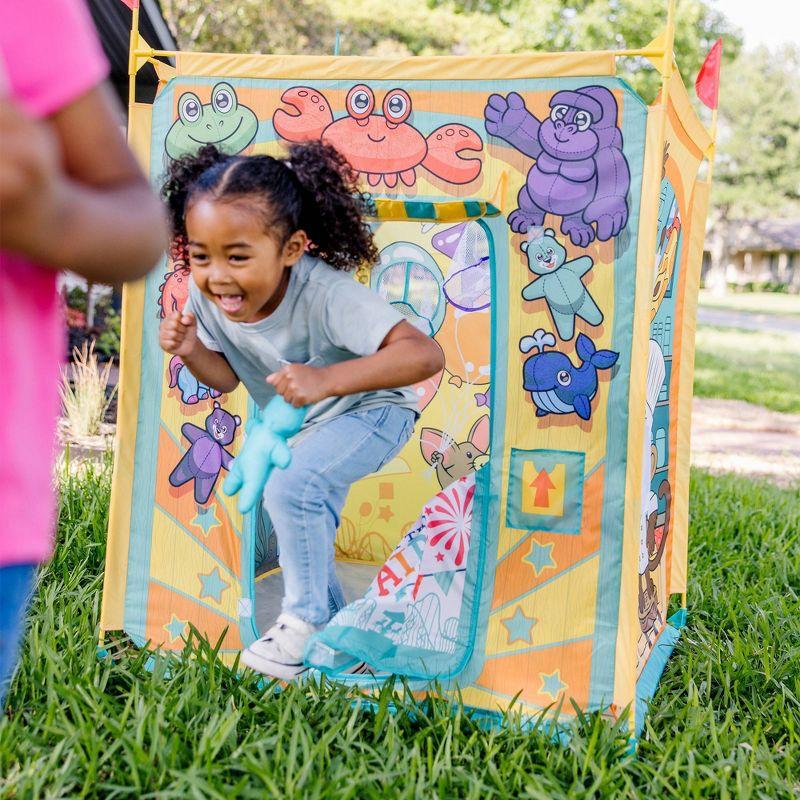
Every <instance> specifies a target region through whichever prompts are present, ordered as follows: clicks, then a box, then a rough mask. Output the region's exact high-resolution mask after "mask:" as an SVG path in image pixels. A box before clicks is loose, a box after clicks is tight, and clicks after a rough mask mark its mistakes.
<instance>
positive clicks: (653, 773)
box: [0, 470, 800, 800]
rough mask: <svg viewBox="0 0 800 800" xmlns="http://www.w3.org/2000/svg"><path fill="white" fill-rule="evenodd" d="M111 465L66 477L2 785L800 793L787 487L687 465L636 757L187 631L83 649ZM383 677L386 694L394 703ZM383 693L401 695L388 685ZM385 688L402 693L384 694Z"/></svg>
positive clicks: (585, 732) (795, 500)
mask: <svg viewBox="0 0 800 800" xmlns="http://www.w3.org/2000/svg"><path fill="white" fill-rule="evenodd" d="M108 497H109V479H108V472H107V470H104V471H100V472H89V473H88V474H86V475H85V476H84V477H83V478H82V479H80V480H78V479H69V480H67V481H66V482H65V484H64V486H63V503H62V509H61V518H60V524H59V530H58V547H57V550H56V555H55V557H54V559H53V561H52V562H51V563H50V564H49V565H48V566H47V567H45V568H44V570H43V571H42V575H41V583H40V586H39V593H38V597H37V599H36V601H35V605H34V608H33V613H32V616H31V625H30V630H29V633H28V636H27V640H26V643H25V648H24V652H23V658H22V664H21V667H20V669H19V671H18V673H17V677H16V680H15V682H14V684H13V686H12V688H11V691H10V694H9V697H8V708H7V718H6V719H5V720H4V721H3V722H2V723H0V776H3V777H0V797H3V798H37V797H42V798H44V797H70V798H71V797H98V798H100V797H101V798H114V797H135V798H158V799H159V800H161V799H162V798H181V800H183V799H184V798H203V799H204V800H206V798H228V797H237V798H238V797H241V798H250V797H252V798H264V797H277V798H321V797H326V798H327V797H330V798H354V799H355V798H358V800H361V798H451V797H470V798H481V799H483V798H494V797H508V798H551V797H552V798H559V797H643V798H654V797H658V798H680V799H681V800H684V799H685V798H766V797H770V798H772V797H777V798H780V797H786V798H788V797H791V796H797V795H796V793H797V792H798V791H800V767H798V762H799V761H800V704H799V703H798V696H799V695H800V613H798V611H799V610H800V599H799V598H798V593H800V491H798V490H794V491H781V490H779V489H776V488H774V487H772V486H769V485H765V484H760V483H754V482H752V481H750V480H742V479H736V478H732V477H723V478H711V477H709V476H708V475H705V474H702V473H695V474H694V475H693V483H692V531H691V560H690V564H691V582H690V588H689V601H690V602H689V605H690V615H689V624H688V628H687V630H686V633H685V636H684V638H683V639H682V642H681V643H680V645H679V647H678V649H677V651H676V654H675V655H674V656H673V658H672V660H671V661H670V662H669V664H668V666H667V669H666V672H665V676H664V679H663V682H662V685H661V688H660V690H659V693H658V695H657V696H656V699H655V702H654V705H653V707H652V710H651V713H650V715H649V718H648V722H647V727H646V730H645V732H644V734H643V736H642V739H641V744H640V748H639V757H638V759H636V760H630V759H625V758H623V757H621V756H622V753H623V752H624V749H625V742H624V739H623V738H622V737H621V736H620V735H619V732H618V731H614V730H613V729H612V728H611V727H609V726H608V724H606V723H604V722H601V721H600V720H599V719H598V718H596V717H589V718H587V719H585V720H583V722H582V723H581V724H579V725H578V726H577V728H576V731H575V735H574V736H573V738H572V740H571V742H570V743H569V744H568V745H566V746H564V747H561V746H556V745H553V744H551V742H550V741H548V739H547V738H545V737H543V736H540V735H537V734H536V733H526V732H523V731H521V730H520V729H519V728H518V727H516V726H514V725H512V726H511V727H510V728H509V729H507V730H504V731H501V732H497V731H495V732H486V731H483V730H481V729H480V728H479V727H478V726H477V725H475V724H474V723H473V722H471V721H470V719H469V718H468V716H467V715H465V714H464V713H463V712H460V711H456V713H455V714H452V713H451V710H450V707H449V706H448V705H446V704H444V703H441V702H430V703H426V704H420V705H416V706H414V709H413V710H414V712H415V716H414V717H413V718H412V717H411V716H409V715H408V714H406V713H403V709H402V703H401V713H399V714H397V715H396V716H393V715H390V714H387V713H385V703H384V705H383V706H381V710H380V711H378V713H377V714H373V713H359V712H358V711H356V710H354V709H353V708H352V707H351V701H350V699H349V698H348V697H347V695H346V694H345V693H344V692H343V691H341V690H339V689H336V688H332V687H330V686H322V687H320V688H313V687H312V688H304V689H300V688H290V689H288V690H287V691H286V692H284V693H283V694H281V695H275V694H274V693H273V692H272V691H271V690H269V689H266V690H264V689H263V688H259V684H258V682H257V681H256V680H255V679H254V678H252V677H247V678H238V677H236V676H235V675H234V674H232V673H231V672H230V671H229V670H228V669H226V668H224V667H222V666H221V665H220V664H218V663H215V662H214V660H213V653H212V652H211V650H210V648H208V647H207V646H201V647H200V649H199V652H198V656H199V659H198V660H191V659H188V658H183V659H176V660H174V661H173V663H172V664H171V671H172V676H171V679H166V678H165V674H164V670H165V667H166V664H165V663H164V662H160V663H159V664H158V666H157V668H156V669H155V671H154V672H152V673H151V672H148V671H147V670H146V669H145V667H144V660H145V654H139V655H136V654H132V655H128V656H126V657H123V658H121V659H119V660H117V661H112V660H110V659H106V660H102V661H101V660H98V659H97V658H96V656H95V644H96V641H97V620H98V613H99V603H100V588H101V573H102V567H103V551H104V545H103V541H104V533H105V526H106V513H107V511H106V510H107V507H108ZM389 699H390V696H389V695H388V694H387V695H386V696H385V697H384V701H388V700H389ZM395 699H397V698H395ZM398 702H399V701H398Z"/></svg>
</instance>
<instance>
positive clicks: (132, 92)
mask: <svg viewBox="0 0 800 800" xmlns="http://www.w3.org/2000/svg"><path fill="white" fill-rule="evenodd" d="M138 40H139V4H138V3H136V4H135V5H134V6H133V9H132V10H131V39H130V48H129V54H128V109H131V108H133V104H134V103H135V102H136V70H137V66H136V65H137V61H138V55H139V53H138V51H137V45H138V44H139V41H138Z"/></svg>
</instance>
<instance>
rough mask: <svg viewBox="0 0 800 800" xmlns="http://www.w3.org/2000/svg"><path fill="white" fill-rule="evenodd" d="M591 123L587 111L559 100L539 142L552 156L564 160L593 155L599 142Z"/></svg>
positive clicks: (542, 127) (542, 125)
mask: <svg viewBox="0 0 800 800" xmlns="http://www.w3.org/2000/svg"><path fill="white" fill-rule="evenodd" d="M592 124H593V120H592V116H591V114H590V113H589V112H588V111H587V110H585V109H582V108H574V107H572V106H569V105H566V104H565V103H557V104H556V105H554V106H553V107H552V108H551V109H550V116H549V117H548V118H547V119H546V120H544V121H543V122H542V124H541V127H540V128H539V143H540V144H541V145H542V147H543V148H544V149H545V151H547V153H548V154H549V155H551V156H553V157H554V158H558V159H559V160H562V161H582V160H583V159H586V158H591V157H592V156H593V155H594V154H595V153H596V152H597V149H598V147H599V144H600V142H599V140H598V138H597V134H596V133H595V132H594V130H593V129H592Z"/></svg>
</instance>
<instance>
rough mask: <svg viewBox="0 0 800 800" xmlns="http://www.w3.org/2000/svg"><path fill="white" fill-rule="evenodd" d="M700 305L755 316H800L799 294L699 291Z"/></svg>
mask: <svg viewBox="0 0 800 800" xmlns="http://www.w3.org/2000/svg"><path fill="white" fill-rule="evenodd" d="M699 302H700V305H701V306H706V307H707V308H724V309H726V310H728V311H750V312H753V313H757V314H765V313H766V314H781V315H789V316H800V294H783V293H780V292H727V293H726V294H724V295H716V294H713V293H711V292H709V291H708V290H706V289H701V290H700V301H699Z"/></svg>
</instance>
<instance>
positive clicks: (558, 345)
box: [460, 79, 647, 715]
mask: <svg viewBox="0 0 800 800" xmlns="http://www.w3.org/2000/svg"><path fill="white" fill-rule="evenodd" d="M565 84H566V81H561V80H553V81H551V82H548V83H547V88H546V90H544V89H542V90H540V91H539V92H530V91H529V92H525V91H524V90H522V89H515V91H518V92H519V94H520V95H521V96H522V98H523V100H524V101H525V104H526V106H527V107H528V108H529V109H540V108H542V109H547V108H553V107H555V106H558V105H559V100H560V99H563V100H564V101H565V102H567V103H568V102H575V103H578V104H581V103H583V100H582V99H581V97H583V96H592V97H596V98H599V99H600V100H601V101H602V102H607V95H606V94H605V93H604V91H603V90H599V89H598V85H599V84H601V85H602V86H603V87H608V90H609V91H610V93H611V94H613V97H614V101H615V103H616V106H615V116H616V127H617V131H616V132H615V133H614V134H613V135H611V136H609V137H607V138H606V139H605V141H613V142H618V143H619V144H621V152H620V151H617V152H614V151H608V152H607V153H605V154H604V155H605V156H609V157H610V161H611V163H616V165H617V173H616V174H617V175H618V176H619V175H623V174H624V175H625V176H626V180H625V184H626V185H625V186H624V194H625V196H626V198H627V199H628V207H627V208H628V212H629V213H628V216H627V220H626V224H625V225H624V226H623V228H622V230H621V231H620V232H619V233H617V234H616V235H608V233H606V232H604V233H605V236H604V239H598V238H596V237H595V236H594V231H593V232H592V239H593V241H591V242H588V243H584V244H583V246H581V243H580V240H579V239H577V237H576V238H575V239H573V237H571V236H570V235H569V229H570V228H569V223H568V222H564V213H563V212H562V213H561V214H559V213H556V212H555V211H553V210H550V211H548V213H547V214H546V215H545V216H544V220H543V224H542V227H541V228H539V229H536V228H535V227H534V228H533V229H532V230H529V231H528V232H527V234H526V235H523V236H520V235H518V234H512V236H511V238H510V240H509V269H508V274H507V276H506V278H505V281H506V286H507V289H506V291H507V295H508V314H507V317H506V318H503V319H500V318H496V332H495V336H496V337H498V338H500V339H502V340H503V341H505V342H506V343H507V359H506V361H505V363H503V362H500V363H497V362H495V363H494V364H493V368H494V370H495V372H498V371H502V373H503V376H504V378H505V381H506V383H507V391H506V396H505V398H504V399H503V402H502V403H499V402H495V404H494V406H493V415H494V416H493V427H494V429H495V430H498V429H499V430H500V431H502V434H501V435H500V436H499V437H498V438H499V442H500V443H501V447H500V448H499V450H498V449H494V450H493V452H492V457H491V460H490V462H489V467H488V468H489V469H491V470H492V472H493V473H499V479H498V485H499V486H500V487H501V491H500V503H499V512H500V513H499V519H497V520H496V521H495V524H497V525H498V527H499V531H498V543H497V547H496V550H495V553H494V556H493V558H492V557H491V555H490V560H489V563H488V565H487V571H489V572H490V573H491V574H492V575H493V577H492V578H491V579H490V580H487V583H486V586H485V587H484V590H483V591H484V592H488V591H489V590H491V597H489V598H487V597H486V596H484V598H483V603H482V607H481V608H482V613H483V615H484V616H483V617H482V618H481V620H480V622H479V625H478V631H479V634H478V639H477V641H476V643H475V650H474V653H473V658H472V660H471V662H470V664H469V665H468V666H467V668H466V669H465V671H464V672H463V673H462V675H461V676H460V683H461V685H462V686H464V684H465V683H467V682H469V683H470V685H469V687H468V688H467V689H466V690H464V691H463V697H464V700H465V702H467V703H469V704H470V705H473V706H476V707H479V708H484V709H488V710H493V709H496V708H497V707H498V706H505V705H507V704H508V703H509V701H510V700H511V699H512V698H513V697H514V696H515V695H518V694H519V699H518V705H519V706H520V707H522V708H523V709H524V710H526V711H527V712H532V713H536V712H538V711H539V710H540V709H542V708H545V707H547V706H549V705H551V704H552V703H559V702H562V701H563V703H564V705H563V708H562V711H561V713H562V714H565V715H569V714H570V713H571V703H570V701H572V700H574V701H575V702H576V703H577V704H578V706H579V707H581V708H590V709H598V708H607V707H608V706H609V705H611V704H612V702H613V701H614V691H615V674H614V673H615V653H616V648H617V639H618V636H619V635H620V633H619V626H618V613H619V600H620V587H621V577H622V566H623V558H627V561H628V562H630V564H631V568H632V564H633V557H632V553H633V552H634V551H633V550H632V549H631V547H630V546H629V547H628V549H627V552H626V554H625V555H623V535H622V530H623V525H624V515H625V502H626V499H625V495H626V491H627V488H628V486H629V485H635V486H637V487H638V486H639V485H640V481H639V477H638V473H636V472H635V471H636V455H635V454H634V455H631V453H630V452H629V448H630V447H634V446H635V450H636V453H637V454H639V453H640V452H641V436H642V430H643V421H642V414H641V409H639V410H638V411H636V409H632V408H631V405H632V404H633V405H635V404H636V403H637V401H636V394H637V392H638V393H639V394H641V389H637V388H636V383H637V381H639V380H640V376H639V375H638V374H632V372H631V370H632V368H633V369H635V370H636V371H637V373H638V372H639V367H638V366H637V361H641V360H642V354H641V348H639V350H638V351H637V350H636V348H635V347H634V342H633V332H634V328H635V321H634V318H635V313H634V312H635V308H636V304H637V296H636V293H637V289H638V291H639V293H640V294H642V291H643V287H645V286H646V282H645V283H643V282H642V281H641V280H640V281H638V282H637V279H636V275H637V268H636V264H637V249H638V247H639V232H640V230H641V225H642V220H641V216H640V211H641V205H640V198H641V193H642V191H643V185H642V178H643V164H644V150H645V135H646V116H647V112H646V107H645V106H644V105H643V104H642V103H641V101H640V100H639V98H638V97H637V96H636V95H635V94H633V93H632V92H631V91H630V89H628V88H627V87H626V86H625V85H624V84H622V83H621V82H618V81H603V80H602V79H595V80H594V81H592V80H591V79H587V80H586V82H585V84H584V83H580V84H578V85H577V86H576V85H574V82H570V84H569V88H568V87H567V85H565ZM560 90H564V91H563V94H560V95H559V92H560ZM557 95H558V96H557ZM587 105H589V104H587ZM592 108H595V107H594V106H592ZM558 113H560V112H558ZM545 119H546V116H545ZM556 119H557V117H556ZM502 147H503V145H502V144H498V143H496V142H495V141H491V142H490V145H489V154H490V155H494V154H495V153H497V152H498V151H500V152H502ZM618 157H619V158H620V159H622V160H619V161H616V162H615V159H616V158H618ZM545 162H546V158H545ZM531 163H532V161H531V160H530V159H526V160H525V161H524V162H523V165H524V166H525V167H527V168H529V165H530V164H531ZM611 172H612V174H613V169H612V170H611ZM537 174H538V173H535V172H533V171H529V172H528V177H527V181H526V183H523V184H520V183H517V184H511V185H510V186H509V187H508V193H509V196H508V197H507V198H506V201H507V202H506V206H505V208H508V209H509V210H512V209H515V207H516V206H517V205H518V204H525V203H527V202H528V197H530V196H531V193H533V194H535V193H536V181H537V180H538V177H537ZM531 175H533V176H534V177H533V178H531ZM627 176H629V180H628V178H627ZM531 181H533V183H531ZM608 188H609V187H606V189H608ZM617 188H619V186H617ZM518 192H520V195H519V197H517V193H518ZM612 193H613V191H612ZM518 217H519V214H518V213H517V214H516V216H515V215H514V214H512V215H511V216H510V217H509V219H510V221H511V223H512V224H513V223H514V220H515V219H517V218H518ZM565 230H566V231H567V233H566V234H565V233H564V231H565ZM556 254H558V255H556ZM537 257H538V258H537ZM553 259H555V261H554V260H553ZM544 263H549V264H550V265H551V266H552V265H555V264H558V268H559V269H564V267H565V265H569V266H567V267H566V269H567V271H573V274H575V275H580V276H581V278H582V281H581V283H582V286H583V289H584V290H585V291H586V294H587V295H588V296H589V298H590V300H591V304H592V305H594V304H596V306H597V307H598V309H599V310H600V312H601V315H602V316H601V317H598V316H596V315H595V314H593V312H592V311H591V309H590V304H589V302H588V301H586V305H584V306H581V308H580V310H581V311H582V312H583V314H585V316H581V315H580V314H575V315H574V317H573V314H571V313H565V310H564V309H563V306H562V305H561V304H560V303H559V298H558V294H557V292H551V291H550V288H547V289H546V288H545V286H546V285H547V284H548V283H551V281H550V280H549V277H550V276H549V275H548V269H547V268H546V267H545V266H542V265H543V264H544ZM562 275H563V276H564V277H563V280H564V281H566V280H567V277H566V272H565V273H562ZM545 277H546V278H548V280H547V281H545V280H543V278H545ZM498 280H501V281H502V276H501V277H499V279H498ZM579 292H580V289H579ZM581 297H584V295H583V294H582V293H581ZM638 299H639V301H641V300H642V299H643V298H642V297H640V298H638ZM579 302H580V301H579ZM565 318H566V319H565ZM639 326H640V327H641V322H640V323H639ZM637 352H638V355H637ZM573 381H574V383H573ZM631 392H633V397H631ZM640 405H641V404H640ZM496 440H497V438H496V439H493V442H494V441H496ZM639 458H641V456H640V455H639ZM631 469H633V470H634V473H635V475H634V477H633V478H632V477H629V470H631ZM629 527H630V524H629ZM628 627H630V625H629V626H628ZM629 683H630V686H629V688H628V694H629V695H630V696H631V697H632V694H633V682H632V681H630V682H629Z"/></svg>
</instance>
